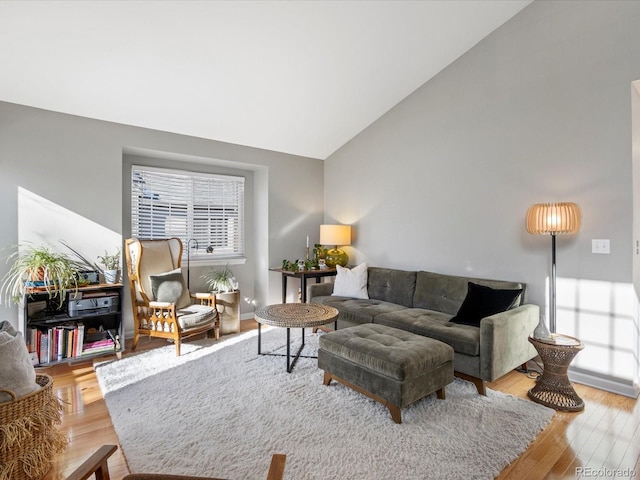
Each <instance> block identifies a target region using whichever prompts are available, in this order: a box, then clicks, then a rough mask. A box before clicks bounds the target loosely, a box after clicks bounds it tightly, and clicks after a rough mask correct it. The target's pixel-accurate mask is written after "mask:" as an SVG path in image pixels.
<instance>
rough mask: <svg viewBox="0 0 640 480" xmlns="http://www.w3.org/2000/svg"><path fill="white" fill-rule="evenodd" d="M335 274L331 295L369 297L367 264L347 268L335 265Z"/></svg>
mask: <svg viewBox="0 0 640 480" xmlns="http://www.w3.org/2000/svg"><path fill="white" fill-rule="evenodd" d="M336 268H337V274H336V280H335V283H334V285H333V293H332V294H331V295H333V296H338V297H352V298H369V294H368V293H367V264H366V263H361V264H360V265H358V266H357V267H353V268H352V269H348V268H345V267H341V266H340V265H336Z"/></svg>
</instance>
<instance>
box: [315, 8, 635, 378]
mask: <svg viewBox="0 0 640 480" xmlns="http://www.w3.org/2000/svg"><path fill="white" fill-rule="evenodd" d="M638 45H640V2H624V1H620V2H599V1H590V2H584V1H582V2H560V1H555V2H542V1H536V2H534V3H532V4H531V5H530V6H528V7H527V8H525V9H524V10H523V11H522V12H520V13H519V14H518V15H516V16H515V17H514V18H513V19H511V20H510V21H509V22H507V23H506V24H504V25H503V26H502V27H501V28H499V29H498V30H497V31H495V32H494V33H492V34H491V35H490V36H488V37H487V38H485V39H484V40H483V41H481V42H480V43H479V44H478V45H476V46H475V47H474V48H473V49H472V50H470V51H469V52H467V53H466V54H465V55H463V56H462V57H461V58H459V59H458V60H457V61H455V62H454V63H453V64H451V65H450V66H449V67H448V68H446V69H445V70H444V71H443V72H441V73H440V74H439V75H438V76H437V77H435V78H434V79H432V80H431V81H429V82H428V83H426V84H425V85H423V86H422V87H421V88H419V89H418V90H417V91H416V92H414V93H413V94H412V95H411V96H409V97H408V98H407V99H405V100H404V101H403V102H401V103H400V104H399V105H397V106H396V107H395V108H393V109H392V110H391V111H389V112H388V113H387V114H385V115H384V116H383V117H381V118H380V119H379V120H378V121H376V122H375V123H373V124H372V125H371V126H369V127H368V128H367V129H366V130H364V131H363V132H362V133H361V134H360V135H358V136H357V137H355V138H354V139H353V140H352V141H350V142H349V143H348V144H346V145H345V146H344V147H343V148H341V149H340V150H338V151H337V152H336V153H334V154H333V155H332V156H331V157H330V158H329V159H327V160H326V161H325V163H326V166H325V185H326V188H325V196H326V202H325V205H326V214H325V215H326V218H325V221H333V220H337V221H339V222H342V223H352V224H354V226H355V230H356V240H355V242H354V245H353V246H352V247H351V248H350V249H349V252H350V253H351V256H352V260H353V261H355V262H360V261H367V262H368V263H369V264H371V265H377V266H388V267H396V268H406V269H424V270H432V271H436V272H443V273H452V274H464V275H469V276H479V277H489V278H499V279H510V280H519V281H524V282H526V283H527V284H528V285H529V295H528V299H529V301H530V302H533V303H537V304H539V305H541V306H543V307H544V306H545V304H546V300H545V297H546V292H545V281H546V279H547V277H548V275H549V269H550V267H549V265H550V254H551V241H550V239H549V237H539V236H532V235H529V234H527V233H526V231H525V226H524V217H525V212H526V210H527V208H528V207H529V206H530V205H531V204H533V203H539V202H556V201H573V202H576V203H578V205H580V207H581V209H582V213H583V226H582V230H581V231H580V232H579V234H577V235H575V236H572V237H559V238H558V258H557V274H558V277H559V278H566V279H583V280H597V281H602V282H604V283H605V284H612V283H615V284H618V283H622V284H625V285H630V284H631V282H632V178H631V164H632V162H631V123H630V120H631V107H630V105H631V99H630V94H629V91H630V85H631V82H632V81H634V80H637V79H639V78H640V48H638ZM600 238H608V239H610V241H611V254H610V255H594V254H592V253H591V239H600ZM563 293H564V294H566V293H567V292H561V291H559V292H558V295H559V296H560V295H562V294H563ZM602 294H603V295H607V293H606V292H602ZM572 313H574V314H575V315H573V316H572V317H571V319H570V320H567V321H571V322H574V318H573V317H577V316H579V315H578V314H579V313H580V312H578V311H577V310H576V311H575V312H572ZM626 313H628V314H629V315H630V314H631V306H629V310H628V312H626ZM611 315H612V318H614V321H615V318H616V317H615V316H616V315H617V313H616V312H612V313H611ZM585 321H586V320H585ZM573 326H574V325H573V323H572V324H571V325H569V324H567V323H564V324H562V323H560V319H559V323H558V331H560V332H562V331H563V330H562V329H563V328H565V329H569V328H573ZM580 326H584V324H582V325H581V324H580V322H578V327H580ZM601 328H603V329H606V328H608V327H607V325H602V327H601ZM565 332H566V330H565ZM566 333H570V332H566ZM585 344H586V348H585V350H584V351H583V352H581V353H580V355H579V356H578V357H577V360H576V365H577V364H579V361H580V360H579V359H580V357H585V358H588V356H589V355H590V353H589V351H590V348H589V347H590V345H589V344H587V343H586V341H585ZM624 348H628V349H631V348H632V345H631V341H630V340H629V341H628V344H625V345H624ZM591 351H595V347H594V348H592V349H591ZM636 358H637V357H636ZM623 368H624V369H625V372H624V373H625V377H626V378H631V377H632V375H633V372H632V369H631V366H630V365H628V366H624V367H623Z"/></svg>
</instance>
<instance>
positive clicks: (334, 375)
mask: <svg viewBox="0 0 640 480" xmlns="http://www.w3.org/2000/svg"><path fill="white" fill-rule="evenodd" d="M318 367H319V368H320V369H322V370H324V384H325V385H329V384H330V383H331V380H336V381H337V382H340V383H342V384H343V385H346V386H348V387H350V388H353V389H354V390H356V391H357V392H360V393H363V394H364V395H367V396H368V397H370V398H372V399H374V400H376V401H378V402H380V403H382V404H383V405H385V406H386V407H387V408H388V409H389V412H390V413H391V418H393V420H394V421H395V422H396V423H402V417H401V413H400V409H401V408H404V407H406V406H407V405H409V404H411V403H413V402H415V401H417V400H420V399H421V398H423V397H425V396H427V395H429V394H431V393H433V392H436V394H437V396H438V398H439V399H444V397H445V393H444V389H445V386H446V385H448V384H449V383H451V382H453V348H451V347H450V346H449V345H447V344H446V343H443V342H440V341H438V340H434V339H432V338H428V337H423V336H422V335H416V334H414V333H410V332H406V331H404V330H399V329H397V328H391V327H387V326H385V325H377V324H373V323H369V324H363V325H357V326H355V327H349V328H345V329H343V330H336V331H333V332H330V333H326V334H324V335H322V336H321V337H320V348H319V350H318Z"/></svg>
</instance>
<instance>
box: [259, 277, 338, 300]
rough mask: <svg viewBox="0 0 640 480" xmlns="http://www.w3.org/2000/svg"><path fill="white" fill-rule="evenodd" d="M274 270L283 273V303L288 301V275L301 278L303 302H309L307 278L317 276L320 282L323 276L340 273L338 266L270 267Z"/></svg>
mask: <svg viewBox="0 0 640 480" xmlns="http://www.w3.org/2000/svg"><path fill="white" fill-rule="evenodd" d="M269 270H271V271H272V272H280V273H281V274H282V303H287V277H296V278H299V279H300V290H301V294H302V295H301V297H302V298H301V300H302V303H307V279H308V278H315V279H316V283H320V279H321V278H322V277H335V276H336V274H337V273H338V270H337V269H336V268H326V269H324V270H320V269H318V270H283V269H282V268H270V269H269Z"/></svg>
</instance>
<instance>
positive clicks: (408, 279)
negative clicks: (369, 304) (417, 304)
mask: <svg viewBox="0 0 640 480" xmlns="http://www.w3.org/2000/svg"><path fill="white" fill-rule="evenodd" d="M415 288H416V272H408V271H405V270H394V269H390V268H378V267H369V280H368V285H367V290H368V291H369V298H376V299H378V300H383V301H385V302H390V303H397V304H398V305H403V306H405V307H412V306H413V293H414V290H415Z"/></svg>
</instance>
